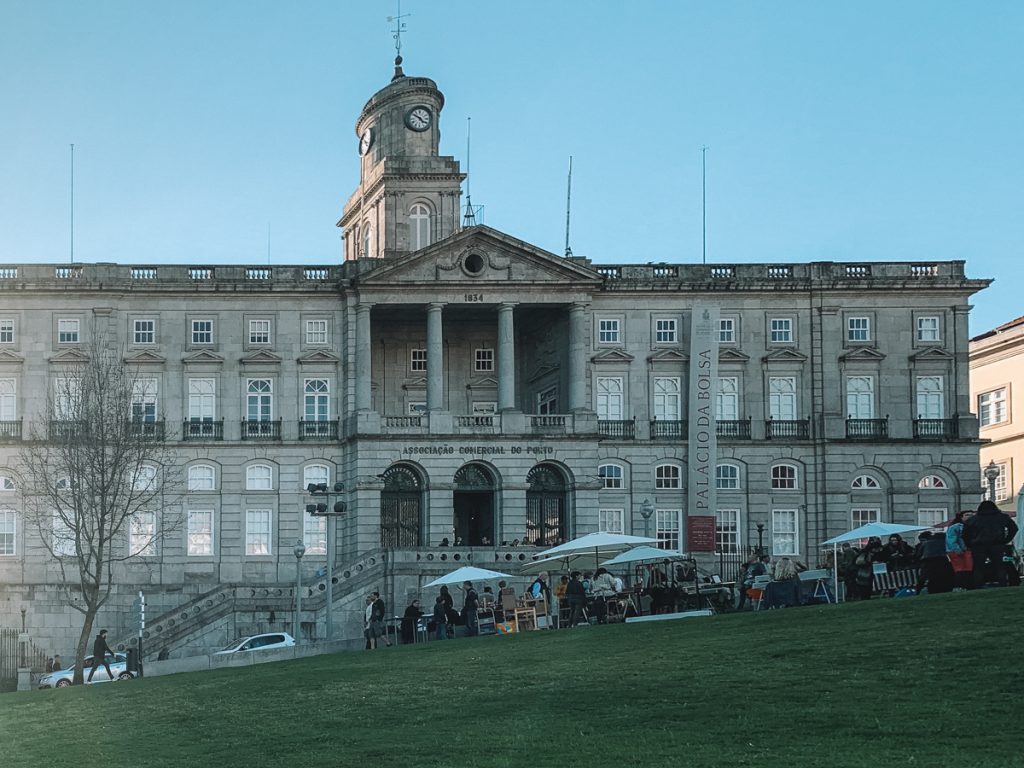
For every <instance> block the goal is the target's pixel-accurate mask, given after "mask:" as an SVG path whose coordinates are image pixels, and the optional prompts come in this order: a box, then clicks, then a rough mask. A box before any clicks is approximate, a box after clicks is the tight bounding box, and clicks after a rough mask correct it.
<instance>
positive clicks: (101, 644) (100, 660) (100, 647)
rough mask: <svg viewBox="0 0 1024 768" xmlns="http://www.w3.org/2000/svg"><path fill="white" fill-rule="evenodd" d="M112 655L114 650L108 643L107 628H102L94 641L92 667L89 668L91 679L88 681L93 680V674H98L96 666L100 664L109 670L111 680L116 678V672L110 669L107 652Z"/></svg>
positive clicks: (108, 674)
mask: <svg viewBox="0 0 1024 768" xmlns="http://www.w3.org/2000/svg"><path fill="white" fill-rule="evenodd" d="M108 653H109V654H110V655H111V656H113V655H114V652H113V651H112V650H110V646H109V645H107V630H105V629H101V630H100V633H99V634H98V635H96V639H95V640H93V642H92V669H90V670H89V679H88V680H86V682H88V683H91V682H92V676H93V675H94V674H96V667H98V666H99V665H100V664H102V665H103V668H104V669H106V670H107V678H108V679H110V680H113V679H114V673H113V672H111V671H110V662H108V661H107V654H108Z"/></svg>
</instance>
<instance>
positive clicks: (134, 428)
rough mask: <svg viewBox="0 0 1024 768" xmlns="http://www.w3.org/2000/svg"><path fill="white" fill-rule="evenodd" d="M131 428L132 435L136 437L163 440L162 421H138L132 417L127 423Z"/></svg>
mask: <svg viewBox="0 0 1024 768" xmlns="http://www.w3.org/2000/svg"><path fill="white" fill-rule="evenodd" d="M128 426H129V428H130V429H131V433H132V436H133V437H138V438H141V439H143V440H152V441H153V442H163V439H164V421H163V419H160V421H139V420H135V419H133V420H132V421H130V422H129V424H128Z"/></svg>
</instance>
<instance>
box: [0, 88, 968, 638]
mask: <svg viewBox="0 0 1024 768" xmlns="http://www.w3.org/2000/svg"><path fill="white" fill-rule="evenodd" d="M443 104H444V100H443V97H442V95H441V92H440V91H439V90H438V89H437V86H436V85H435V84H434V82H433V81H431V80H429V79H426V78H414V77H406V76H405V75H404V74H403V73H402V72H401V70H400V69H397V71H396V74H395V78H394V79H393V80H392V82H391V83H390V84H389V85H387V86H386V87H385V88H383V89H382V90H381V91H379V92H378V93H377V94H375V95H374V96H373V97H372V98H371V99H370V101H369V102H367V104H366V106H365V107H364V108H363V110H362V112H361V114H360V116H359V119H358V122H357V124H356V136H357V139H358V151H359V152H360V154H361V156H362V161H361V177H360V181H359V185H358V187H357V189H356V191H355V193H354V194H353V195H352V196H351V198H350V199H349V200H348V202H347V203H346V205H345V208H344V211H343V214H342V217H341V219H340V221H339V222H338V223H339V226H341V227H343V229H344V233H345V261H344V262H343V263H342V264H340V265H323V266H306V267H301V266H220V265H218V266H205V265H190V264H187V263H186V264H182V265H180V266H168V265H139V266H130V265H114V264H73V265H72V264H60V265H53V264H51V265H28V264H20V265H7V266H2V267H0V441H2V442H0V475H2V478H0V585H3V586H2V595H0V625H10V624H11V623H12V621H14V617H15V616H16V615H17V612H18V610H19V609H20V607H21V606H22V605H24V604H29V605H31V606H32V607H33V612H34V614H35V616H36V618H35V625H36V632H37V634H39V635H40V636H41V637H42V638H43V639H44V641H45V642H47V643H49V644H52V645H54V646H55V647H58V648H68V647H70V642H69V641H70V638H71V636H72V635H71V634H70V633H72V632H73V631H74V627H75V622H76V620H77V617H76V616H75V615H74V614H70V613H68V611H67V610H66V608H64V607H63V606H61V605H60V604H59V603H58V602H56V601H55V600H54V598H53V591H52V585H53V583H54V579H55V578H56V574H57V570H56V569H55V567H54V566H53V564H52V563H51V562H49V557H48V556H47V555H46V552H45V550H44V549H43V548H42V547H41V545H40V544H39V542H38V540H37V534H36V532H34V531H32V530H27V529H26V528H25V526H24V525H23V524H22V520H21V512H20V510H21V508H22V505H23V500H22V499H21V498H20V489H21V488H22V487H23V483H22V481H21V479H20V477H19V472H20V471H21V470H20V465H19V459H18V455H19V445H20V443H21V442H22V440H23V439H24V438H26V437H27V435H28V434H29V427H30V425H31V424H32V422H33V420H37V419H39V418H40V415H39V414H40V413H41V412H42V405H43V401H42V398H44V397H45V392H46V391H47V388H48V384H49V382H50V380H51V379H52V377H53V376H54V371H55V370H56V369H57V368H58V367H59V366H61V365H62V364H63V363H65V362H67V361H70V360H74V359H75V356H76V355H78V354H80V349H81V347H82V345H83V344H85V343H86V342H87V341H88V339H89V335H90V334H92V333H96V332H97V331H98V330H103V331H104V332H105V333H106V334H107V335H108V336H109V337H111V338H115V339H117V340H118V341H119V342H120V343H123V344H124V346H125V349H126V350H127V352H126V356H125V357H126V364H130V365H133V366H136V367H137V369H138V371H139V372H140V376H141V377H143V378H145V379H146V380H147V382H148V384H147V385H146V387H144V388H143V390H144V391H143V390H140V394H139V400H140V402H139V408H138V413H139V417H138V418H140V419H141V420H144V421H146V422H148V423H152V425H153V426H152V430H153V434H154V436H155V437H158V439H161V440H164V441H166V442H167V443H168V444H170V445H172V446H173V448H174V450H175V452H176V455H177V457H178V460H179V461H180V464H181V466H182V467H183V468H184V474H185V477H186V488H185V489H183V501H182V509H181V513H182V514H183V516H184V518H185V519H186V520H187V525H186V526H184V528H183V530H182V531H181V532H180V533H178V534H176V535H174V536H171V537H169V538H168V539H167V540H166V541H164V542H163V543H162V545H161V547H160V548H159V551H155V552H153V553H151V554H150V555H148V556H145V557H138V558H133V559H131V560H129V561H127V562H125V563H124V564H122V565H120V566H118V571H117V580H118V583H119V585H121V586H120V588H119V590H118V592H117V594H116V595H115V598H114V600H113V601H112V602H111V605H110V609H109V611H108V613H107V615H106V616H105V618H103V619H101V620H103V621H106V622H107V623H108V624H109V625H111V626H112V627H123V626H124V622H123V615H124V614H123V612H124V609H125V608H126V606H127V604H128V602H130V600H131V598H132V597H133V596H134V594H135V592H136V591H137V590H139V589H143V590H145V591H146V592H147V594H148V595H149V599H150V601H151V605H152V608H151V611H150V613H151V615H155V616H156V617H157V619H156V620H155V621H154V623H153V625H152V629H151V632H152V635H153V638H152V640H151V643H150V645H149V647H150V648H157V647H160V646H161V645H165V644H169V645H171V646H172V648H173V650H176V651H180V650H181V649H198V648H201V647H204V646H209V645H212V644H215V643H216V642H217V640H218V639H219V638H221V637H223V636H224V635H225V634H229V633H232V632H235V631H244V630H247V629H266V628H268V627H272V626H276V627H278V628H282V627H288V626H290V624H289V621H290V620H289V619H288V618H287V617H288V616H289V615H290V614H289V611H290V606H291V604H292V600H293V591H292V590H293V589H294V587H292V586H291V585H292V584H293V583H294V580H295V573H296V571H295V569H296V560H295V557H294V555H293V553H292V544H293V543H294V542H295V541H296V540H298V539H301V540H303V541H304V542H305V546H306V555H305V557H304V558H303V560H302V566H301V567H302V568H303V569H304V575H303V578H302V587H301V592H302V593H303V595H304V597H305V598H306V603H305V605H306V608H305V610H304V613H303V618H302V623H303V625H304V626H303V627H302V632H303V634H304V635H306V636H312V635H320V636H322V635H323V632H324V628H323V622H324V621H325V605H324V591H325V590H324V586H325V577H324V576H323V569H324V566H325V564H326V560H325V558H326V550H327V542H326V532H325V527H324V518H322V517H319V518H318V517H310V516H309V515H307V514H306V504H307V502H308V501H309V499H308V497H307V494H306V493H305V492H304V490H303V489H304V488H305V487H306V486H307V484H309V483H311V482H325V483H328V484H333V483H334V482H338V481H340V482H343V483H344V485H345V488H344V491H343V492H342V495H341V498H342V500H343V501H344V502H345V503H346V505H347V510H346V514H345V515H344V516H343V517H341V518H340V519H339V520H338V526H337V535H336V542H335V544H336V552H337V558H336V563H337V567H336V569H335V571H334V574H333V578H334V580H335V584H336V586H335V591H334V597H335V601H336V605H335V606H334V609H335V611H336V613H335V617H336V621H337V626H338V633H340V634H348V635H352V636H358V634H359V630H360V627H361V616H362V595H363V594H364V593H365V591H366V590H368V589H371V588H382V589H383V591H384V592H385V593H386V594H387V596H388V598H389V603H390V604H391V605H397V606H398V608H399V609H400V608H401V607H402V606H404V600H406V598H407V597H408V596H409V595H412V594H416V593H417V592H418V591H419V585H420V584H422V583H425V581H427V580H429V579H430V578H433V577H434V576H436V575H437V574H438V573H441V572H443V571H445V570H447V569H449V568H451V567H452V566H453V565H459V564H465V563H466V562H470V561H471V562H473V563H475V564H478V565H483V566H485V567H487V566H490V567H498V568H500V569H504V570H509V569H512V570H514V569H515V568H517V567H518V566H519V565H520V564H521V563H522V562H523V561H525V560H527V559H528V558H529V556H530V555H532V554H533V553H534V552H535V551H539V549H540V548H543V547H544V546H547V545H549V544H553V543H556V542H557V541H560V540H563V539H568V538H571V537H574V536H577V535H580V534H583V533H587V532H591V531H595V530H617V531H622V532H625V533H633V534H643V533H645V532H648V533H650V534H651V535H654V536H657V537H658V538H659V539H660V540H661V542H662V545H663V546H665V547H666V548H670V549H676V550H683V551H688V550H694V551H696V550H700V552H699V556H700V558H702V559H704V560H705V562H707V563H709V564H710V562H711V561H712V560H713V558H714V557H715V553H716V552H735V551H738V550H739V549H740V548H743V547H746V546H750V545H755V544H759V543H763V545H764V546H765V547H766V548H767V549H768V550H769V551H770V552H772V553H773V554H776V555H783V554H788V555H793V556H796V557H798V558H800V559H802V560H807V561H815V560H817V558H818V549H817V547H818V544H819V542H820V541H822V540H824V539H826V538H828V537H829V536H831V535H834V534H836V533H838V532H840V531H844V530H846V529H848V528H850V527H851V526H852V525H856V524H859V523H861V522H865V521H867V520H870V519H881V520H885V521H894V522H907V523H909V522H917V521H918V520H927V521H932V520H933V519H934V520H936V521H937V520H939V519H945V516H946V515H948V514H949V513H950V512H952V511H953V510H955V509H957V508H959V507H961V506H963V505H964V504H974V503H976V500H977V489H978V487H979V485H980V482H981V481H980V477H979V470H978V451H979V447H978V445H979V444H978V440H977V432H978V427H977V421H976V418H975V416H974V415H973V414H972V413H971V405H972V403H971V395H970V387H969V383H968V365H967V360H968V337H967V316H968V312H969V309H970V307H969V304H968V301H969V299H970V297H971V295H972V294H973V293H975V292H976V291H978V290H980V289H982V288H983V287H984V286H985V285H986V284H987V282H986V281H983V280H974V279H968V278H967V277H966V276H965V273H964V264H963V262H929V263H907V262H895V263H866V262H858V263H832V262H815V263H808V264H736V265H728V264H720V265H692V264H671V263H647V264H595V263H592V262H591V261H589V260H588V259H585V258H573V257H569V258H563V257H560V256H557V255H555V254H552V253H550V252H547V251H545V250H543V249H540V248H537V247H536V246H533V245H531V244H529V243H526V242H523V241H521V240H518V239H516V238H515V237H512V236H510V235H508V234H505V233H503V232H499V231H497V230H494V229H491V228H488V227H486V226H461V225H460V218H459V210H460V184H461V182H462V180H463V178H464V177H463V175H462V173H461V171H460V168H459V163H458V162H457V161H456V160H455V159H454V158H452V157H443V156H440V155H439V152H438V142H439V127H438V123H439V119H440V113H441V110H442V107H443ZM701 306H714V307H715V308H717V312H718V316H719V320H718V323H719V327H718V334H717V339H716V340H715V341H716V347H717V367H718V371H717V379H716V381H715V392H714V408H713V410H714V417H715V427H714V429H715V434H716V435H717V452H718V455H717V461H716V465H717V466H716V468H715V478H714V483H713V493H712V496H711V498H713V499H714V500H715V501H714V506H713V507H712V508H711V511H712V515H711V519H712V527H711V530H710V532H709V531H708V530H707V528H706V527H704V528H702V529H701V530H702V532H701V538H700V541H699V542H698V540H697V522H698V520H697V518H702V523H703V522H704V521H706V520H707V519H708V516H707V515H700V514H698V511H699V510H698V507H697V505H696V504H695V503H694V498H693V496H694V495H693V494H691V493H689V492H688V488H687V476H688V474H687V468H688V461H689V458H690V457H689V456H688V444H689V438H690V436H691V432H690V426H691V423H690V420H691V418H692V417H693V416H694V407H695V405H694V404H695V403H696V400H695V399H694V397H693V394H694V393H691V392H689V391H688V388H689V368H690V365H691V362H692V361H691V359H690V342H689V339H690V332H691V324H692V319H693V314H694V311H695V308H696V307H701ZM157 518H158V520H157V524H159V512H158V515H157ZM443 542H446V543H447V544H449V545H450V546H441V545H442V543H443ZM158 626H159V631H157V627H158ZM121 634H122V635H125V634H126V633H124V632H122V633H121ZM336 636H337V634H336ZM197 638H205V639H197Z"/></svg>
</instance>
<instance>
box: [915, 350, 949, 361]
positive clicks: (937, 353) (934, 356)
mask: <svg viewBox="0 0 1024 768" xmlns="http://www.w3.org/2000/svg"><path fill="white" fill-rule="evenodd" d="M910 359H911V361H913V362H915V363H928V362H932V363H945V362H949V361H950V360H953V356H952V355H951V354H949V352H947V351H946V350H944V349H941V348H939V347H928V348H927V349H922V350H921V351H920V352H916V353H914V354H913V355H911V356H910Z"/></svg>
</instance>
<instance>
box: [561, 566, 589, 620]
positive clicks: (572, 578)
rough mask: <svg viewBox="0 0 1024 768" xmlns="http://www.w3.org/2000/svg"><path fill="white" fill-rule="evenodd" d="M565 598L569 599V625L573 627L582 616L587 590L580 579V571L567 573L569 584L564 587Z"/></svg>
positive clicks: (585, 605)
mask: <svg viewBox="0 0 1024 768" xmlns="http://www.w3.org/2000/svg"><path fill="white" fill-rule="evenodd" d="M565 598H566V600H568V601H569V626H570V627H575V626H576V623H577V622H578V621H579V620H580V619H581V618H583V615H584V609H585V608H586V607H587V591H586V589H584V588H583V582H582V581H580V572H579V571H573V572H572V573H571V574H569V586H567V587H566V588H565Z"/></svg>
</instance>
